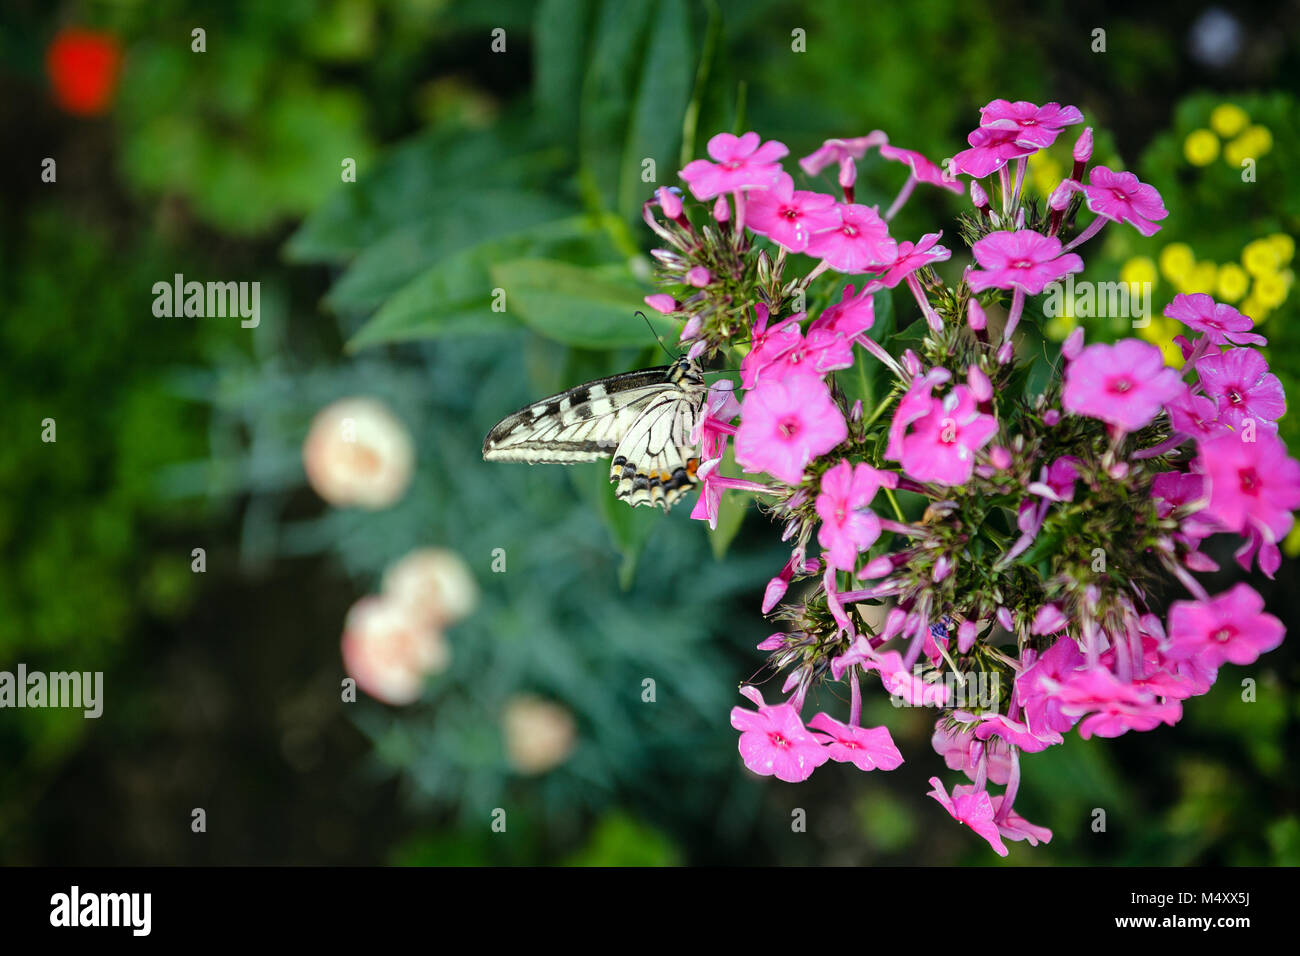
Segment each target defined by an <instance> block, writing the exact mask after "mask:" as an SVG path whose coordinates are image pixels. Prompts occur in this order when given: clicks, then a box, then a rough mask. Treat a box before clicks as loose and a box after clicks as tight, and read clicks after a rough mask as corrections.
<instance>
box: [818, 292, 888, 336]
mask: <svg viewBox="0 0 1300 956" xmlns="http://www.w3.org/2000/svg"><path fill="white" fill-rule="evenodd" d="M879 288H880V285H879V284H877V283H874V282H868V283H866V284H865V285H863V287H862V291H861V292H859V293H857V294H856V295H855V294H854V292H853V285H852V284H849V285H846V286H845V287H844V292H843V294H842V295H841V296H840V301H839V302H836V303H834V304H833V305H828V306H827V307H826V308H825V309H823V310H822V314H821V315H819V316H818V317H817V318H815V319H813V321H812V324H811V325H809V326H808V332H809V334H812V333H813V332H822V331H827V332H834V333H835V334H836V335H842V336H844V337H845V338H846V339H849V340H853V339H856V338H857V337H858V336H859V335H862V334H863V333H864V332H866V331H867V330H868V329H870V328H871V326H872V324H873V323H874V322H875V321H876V307H875V300H874V298H873V296H874V295H875V293H876V290H877V289H879Z"/></svg>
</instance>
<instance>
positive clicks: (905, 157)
mask: <svg viewBox="0 0 1300 956" xmlns="http://www.w3.org/2000/svg"><path fill="white" fill-rule="evenodd" d="M880 155H881V156H883V157H884V158H885V159H892V160H894V161H895V162H900V163H903V164H905V165H906V166H907V167H908V168H909V169H911V170H912V176H913V177H914V178H915V179H916V181H917V182H919V183H928V184H930V185H931V186H938V187H939V188H941V189H946V190H948V191H949V192H951V193H956V194H957V195H958V196H960V195H961V194H962V193H964V192H965V191H966V190H965V188H964V187H963V186H962V184H961V183H959V182H957V180H956V179H955V178H953V179H947V178H945V177H944V174H943V169H942V168H940V167H939V166H938V165H937V164H936V163H932V162H930V160H929V159H927V158H926V157H925V156H924V155H923V154H922V153H918V152H917V151H916V150H914V149H900V148H899V147H897V146H889V145H885V146H881V147H880Z"/></svg>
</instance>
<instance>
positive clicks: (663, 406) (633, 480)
mask: <svg viewBox="0 0 1300 956" xmlns="http://www.w3.org/2000/svg"><path fill="white" fill-rule="evenodd" d="M701 405H702V396H700V395H696V394H693V393H691V392H686V391H677V393H676V394H666V395H661V396H658V397H656V398H655V399H653V400H652V401H651V402H650V403H649V405H648V406H647V407H646V409H645V410H644V411H643V412H642V413H641V415H640V416H638V417H637V419H636V421H634V422H633V423H632V427H631V428H629V429H628V432H627V434H626V435H624V436H623V440H622V441H620V442H619V443H618V447H617V448H616V449H615V450H614V460H613V461H612V462H610V467H609V480H610V481H612V482H614V483H615V484H616V485H617V488H616V489H615V495H616V496H617V497H619V498H622V499H623V500H625V501H626V502H627V503H628V504H630V505H632V506H633V507H637V506H638V505H651V506H657V507H660V508H663V509H664V511H667V510H668V509H669V508H671V507H672V506H673V505H675V504H676V503H677V502H678V501H679V500H680V499H681V498H682V496H683V495H685V494H686V493H687V492H689V491H690V490H691V489H692V488H694V487H695V485H696V484H698V483H699V479H698V478H696V477H695V470H696V468H698V467H699V464H700V460H699V458H698V457H696V455H695V453H694V451H695V450H694V447H693V446H692V445H691V438H690V436H691V431H692V430H693V429H694V428H695V421H696V419H697V417H698V416H699V414H700V410H701Z"/></svg>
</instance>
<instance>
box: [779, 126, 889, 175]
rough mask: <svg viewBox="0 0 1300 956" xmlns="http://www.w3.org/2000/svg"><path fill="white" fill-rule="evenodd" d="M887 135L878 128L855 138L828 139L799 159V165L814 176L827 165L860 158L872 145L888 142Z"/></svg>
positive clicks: (840, 163)
mask: <svg viewBox="0 0 1300 956" xmlns="http://www.w3.org/2000/svg"><path fill="white" fill-rule="evenodd" d="M888 142H889V137H888V136H886V135H885V134H884V133H883V132H881V131H880V130H873V131H872V132H870V133H868V134H867V135H866V136H859V137H857V138H855V139H828V140H826V141H825V142H824V143H822V144H821V146H819V147H817V149H816V150H815V151H814V152H812V153H809V154H808V155H807V156H805V157H804V158H803V159H801V160H799V166H800V167H801V168H802V169H803V171H804V172H805V173H807V174H808V175H809V176H816V175H817V174H818V173H820V172H821V171H822V170H823V169H825V168H826V167H827V166H831V165H842V164H843V162H844V160H846V159H861V158H862V157H863V156H865V155H867V150H869V149H871V148H872V147H873V146H880V145H881V144H883V143H888Z"/></svg>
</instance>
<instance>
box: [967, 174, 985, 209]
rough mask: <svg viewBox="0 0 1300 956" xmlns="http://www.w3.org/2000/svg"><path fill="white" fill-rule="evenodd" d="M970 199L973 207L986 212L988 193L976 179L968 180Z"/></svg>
mask: <svg viewBox="0 0 1300 956" xmlns="http://www.w3.org/2000/svg"><path fill="white" fill-rule="evenodd" d="M970 201H971V202H973V203H974V204H975V208H976V209H978V210H979V211H980V212H987V211H988V208H989V194H988V193H986V192H985V191H984V187H983V186H981V185H980V184H979V182H978V181H976V180H974V179H972V180H971V181H970Z"/></svg>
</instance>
